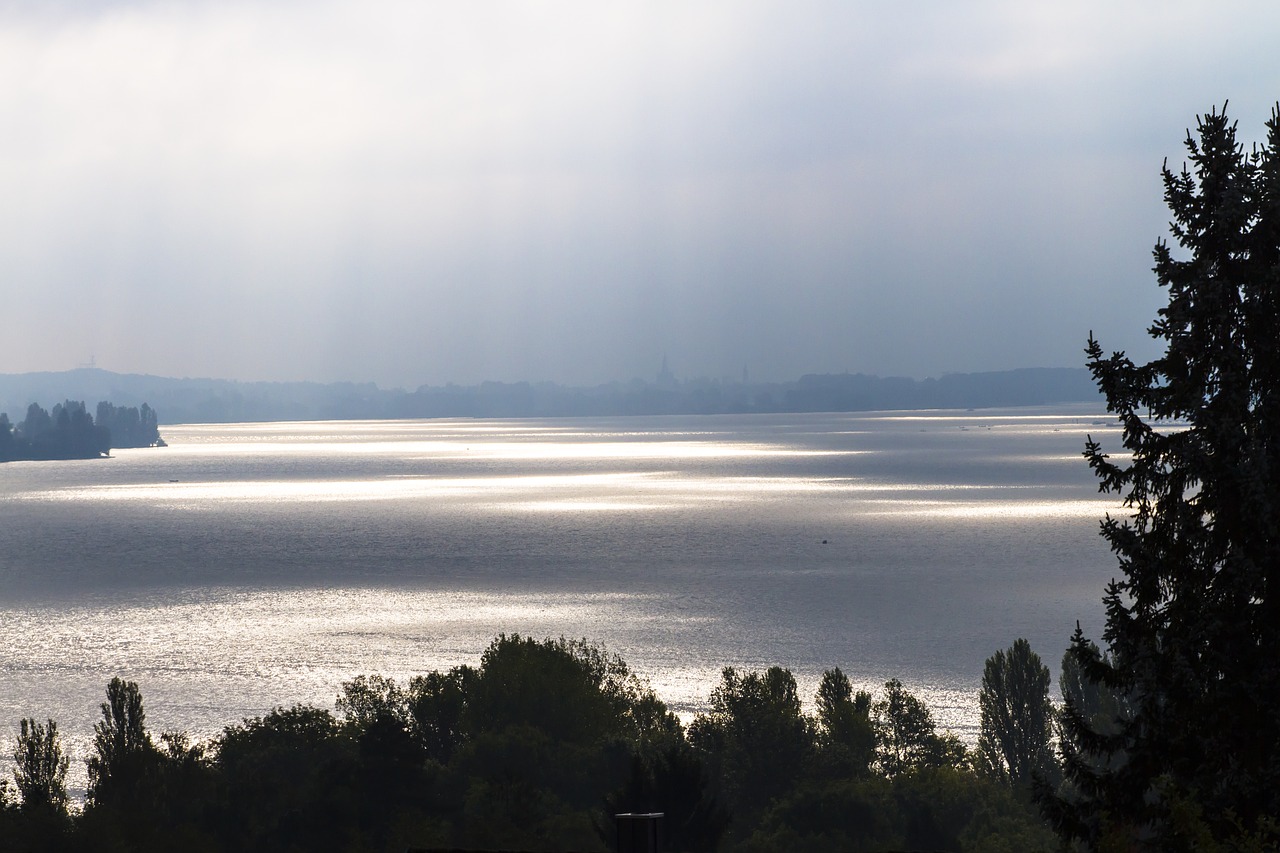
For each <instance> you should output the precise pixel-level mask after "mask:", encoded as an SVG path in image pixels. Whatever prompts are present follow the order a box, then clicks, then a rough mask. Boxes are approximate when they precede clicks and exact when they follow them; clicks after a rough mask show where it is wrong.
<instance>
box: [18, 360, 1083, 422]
mask: <svg viewBox="0 0 1280 853" xmlns="http://www.w3.org/2000/svg"><path fill="white" fill-rule="evenodd" d="M51 396H52V397H55V398H57V397H67V398H73V399H74V398H79V399H88V398H94V397H96V398H98V399H104V398H109V399H112V400H117V401H122V402H124V403H133V402H135V401H137V402H141V401H142V400H143V399H147V400H150V401H152V402H153V403H154V404H155V405H156V407H157V408H160V409H163V411H164V413H165V422H166V423H229V422H239V421H250V422H251V421H275V420H352V419H364V418H371V419H380V418H444V417H476V418H516V417H583V416H616V415H679V414H743V413H757V412H758V413H769V412H853V411H874V410H882V409H939V408H941V409H948V408H983V407H992V406H1036V405H1046V404H1051V403H1070V402H1087V401H1100V400H1101V398H1100V396H1099V394H1098V390H1097V387H1096V386H1095V385H1094V383H1093V381H1092V379H1091V377H1090V375H1089V372H1088V371H1087V370H1085V369H1084V368H1079V369H1077V368H1028V369H1022V370H1009V371H1001V372H995V373H956V374H948V375H946V376H943V377H941V378H938V379H923V380H915V379H906V378H894V377H888V378H882V377H877V376H867V375H864V374H860V373H854V374H847V373H846V374H830V375H809V376H803V377H801V378H800V379H797V380H794V381H790V382H740V381H736V380H728V379H689V380H678V379H676V378H674V377H672V376H671V375H670V374H664V375H663V376H661V377H659V378H658V379H657V380H655V381H646V380H642V379H633V380H631V381H630V382H610V383H607V384H604V385H596V386H592V387H573V386H568V385H559V384H556V383H553V382H511V383H506V382H484V383H481V384H479V385H467V386H463V385H444V386H425V385H424V386H422V387H420V388H418V389H417V390H414V391H404V390H400V389H392V390H386V389H381V388H378V386H376V385H374V384H372V383H366V384H356V383H349V382H339V383H333V384H321V383H314V382H231V381H226V380H218V379H167V378H162V377H156V376H139V375H125V374H115V373H109V372H107V371H104V370H96V369H81V370H72V371H66V372H63V373H30V374H21V375H11V376H0V408H3V407H4V406H5V405H9V406H11V407H12V406H14V405H17V404H15V403H6V401H7V400H15V399H35V398H39V397H46V398H47V397H51Z"/></svg>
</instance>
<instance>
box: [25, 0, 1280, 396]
mask: <svg viewBox="0 0 1280 853" xmlns="http://www.w3.org/2000/svg"><path fill="white" fill-rule="evenodd" d="M1276 32H1280V7H1278V6H1276V5H1275V4H1272V3H1266V2H1261V0H1258V2H1245V0H1227V1H1226V2H1221V3H1215V4H1208V3H1203V2H1164V3H1159V4H1156V3H1145V2H1140V3H1128V4H1122V5H1116V4H1111V3H1104V2H1100V0H1094V1H1093V2H1071V3H1067V2H1057V0H1054V2H1048V3H1037V4H1020V3H1013V2H1007V0H978V2H974V3H967V4H954V3H948V2H942V0H921V2H917V3H907V4H869V3H858V2H837V0H814V2H799V3H787V4H782V3H777V2H708V3H699V4H692V5H691V4H681V3H670V2H657V3H651V2H646V3H638V2H629V0H624V2H618V3H610V4H592V3H585V2H556V1H555V0H553V1H552V2H547V3H538V4H532V5H531V4H524V3H515V2H500V1H499V0H494V2H481V3H468V4H453V5H443V4H421V3H414V2H408V0H372V2H367V3H360V4H356V3H352V2H349V0H322V2H317V3H307V4H302V3H297V2H295V0H255V2H236V0H231V1H230V2H212V0H192V2H182V3H178V2H166V0H95V2H87V3H68V2H27V1H26V0H11V2H0V74H3V76H4V79H5V80H6V85H5V86H4V87H3V89H2V90H0V128H2V129H3V133H0V194H3V199H4V201H3V203H2V204H0V277H2V279H0V280H3V283H4V284H3V290H2V291H0V293H2V294H3V296H2V299H3V304H2V305H0V341H3V342H4V347H3V349H2V350H0V373H21V372H27V371H57V370H66V369H70V368H74V367H75V366H77V365H79V364H84V363H89V362H91V361H92V362H93V363H96V364H97V365H98V366H100V367H104V368H107V369H110V370H113V371H118V372H125V373H150V374H155V375H165V376H190V377H213V378H224V379H235V380H243V381H259V380H266V381H282V380H290V381H291V380H312V381H318V382H331V381H357V382H365V381H368V382H376V383H377V384H378V385H380V386H382V387H404V388H413V387H417V386H419V385H423V384H429V385H441V384H444V383H447V382H456V383H460V384H470V383H476V382H481V381H485V380H493V381H507V382H510V381H522V380H529V381H540V380H548V381H555V382H561V383H566V384H574V385H590V384H597V383H602V382H608V381H612V380H625V379H628V378H632V377H643V378H646V379H650V378H652V377H653V376H654V375H655V371H656V370H657V369H658V365H659V364H660V362H661V359H662V357H663V355H664V354H665V355H666V356H667V357H668V358H669V360H670V365H671V371H672V372H673V373H674V374H675V375H677V376H681V377H696V376H707V377H736V376H740V375H741V374H742V372H743V370H744V368H746V369H747V370H748V371H749V373H750V376H751V378H752V380H753V381H776V380H786V379H793V378H795V377H798V376H801V375H803V374H808V373H840V372H844V371H849V372H861V373H867V374H873V375H878V376H905V377H911V378H917V379H920V378H925V377H936V376H940V375H943V374H944V373H958V372H981V371H992V370H1006V369H1012V368H1018V367H1078V366H1081V365H1082V364H1083V363H1084V356H1083V353H1082V349H1083V346H1084V342H1085V339H1086V336H1087V335H1088V333H1089V331H1090V330H1093V331H1094V333H1095V334H1096V335H1097V336H1098V338H1099V339H1100V340H1101V342H1102V343H1103V345H1104V347H1106V348H1107V349H1124V350H1127V351H1129V352H1131V353H1132V354H1133V355H1134V356H1135V357H1136V358H1140V359H1142V358H1147V357H1150V356H1151V355H1153V354H1154V352H1153V350H1152V344H1151V342H1150V341H1149V339H1148V337H1147V335H1146V333H1145V329H1146V327H1147V325H1148V324H1149V323H1150V322H1151V321H1152V320H1153V319H1154V317H1155V315H1156V310H1157V308H1158V307H1159V306H1160V305H1161V304H1162V303H1163V299H1164V294H1163V293H1162V292H1161V291H1160V289H1159V288H1158V287H1157V286H1156V284H1155V282H1154V277H1153V276H1152V274H1151V272H1150V267H1151V248H1152V246H1153V245H1154V243H1155V242H1156V240H1157V239H1159V238H1161V237H1163V236H1165V235H1166V234H1167V219H1168V214H1167V211H1166V210H1165V208H1164V206H1163V203H1162V193H1163V188H1162V186H1161V182H1160V176H1159V169H1160V164H1161V163H1162V162H1163V161H1164V160H1165V159H1166V158H1167V159H1168V161H1169V162H1170V164H1171V165H1173V166H1174V167H1175V168H1176V167H1177V166H1178V165H1179V164H1180V163H1181V162H1182V160H1183V158H1184V150H1183V148H1182V146H1181V141H1182V139H1183V138H1184V136H1185V132H1186V129H1187V128H1188V127H1194V123H1195V117H1196V115H1197V114H1198V113H1202V112H1205V111H1207V110H1209V109H1212V108H1215V107H1217V108H1221V106H1222V104H1223V103H1224V102H1225V101H1227V100H1228V99H1229V100H1230V105H1229V108H1228V110H1229V113H1230V114H1231V115H1232V116H1233V117H1234V118H1235V119H1237V120H1238V121H1239V124H1240V139H1241V141H1242V142H1243V143H1244V144H1246V145H1248V144H1250V143H1251V141H1252V140H1255V139H1258V138H1260V137H1261V135H1262V133H1263V123H1264V121H1265V120H1266V119H1267V117H1268V115H1269V114H1270V111H1271V109H1272V108H1273V106H1274V105H1275V102H1276V100H1277V98H1278V97H1280V85H1277V83H1278V81H1280V73H1278V72H1280V59H1277V53H1276V51H1275V49H1274V34H1275V33H1276Z"/></svg>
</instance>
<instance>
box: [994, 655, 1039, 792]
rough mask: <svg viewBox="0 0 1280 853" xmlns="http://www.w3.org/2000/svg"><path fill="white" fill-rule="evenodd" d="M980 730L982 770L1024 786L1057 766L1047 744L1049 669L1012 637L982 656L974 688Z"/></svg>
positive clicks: (1015, 784) (1018, 786)
mask: <svg viewBox="0 0 1280 853" xmlns="http://www.w3.org/2000/svg"><path fill="white" fill-rule="evenodd" d="M978 708H979V711H980V713H981V728H980V731H979V734H978V761H979V764H980V766H981V767H982V769H983V770H985V771H986V772H989V773H992V774H994V775H996V776H998V777H999V778H1001V779H1004V780H1005V781H1007V782H1009V783H1010V784H1011V785H1012V786H1013V787H1014V788H1018V789H1023V790H1029V789H1030V787H1031V782H1032V777H1033V775H1035V774H1039V775H1040V776H1042V777H1045V778H1049V777H1050V776H1051V775H1052V774H1054V773H1056V770H1057V765H1056V763H1055V762H1054V759H1053V753H1052V751H1051V749H1050V746H1049V740H1050V738H1051V737H1052V732H1053V719H1054V712H1053V704H1052V703H1051V702H1050V701H1049V667H1047V666H1045V665H1044V664H1043V663H1042V662H1041V661H1040V656H1039V655H1037V654H1036V653H1035V652H1033V651H1032V650H1031V644H1030V643H1028V642H1027V641H1026V640H1024V639H1017V640H1015V641H1014V643H1013V645H1012V646H1011V647H1010V648H1009V649H1008V650H1007V651H997V652H996V653H995V654H993V655H992V656H991V657H989V658H987V663H986V666H985V668H984V669H983V673H982V689H981V690H980V691H979V692H978Z"/></svg>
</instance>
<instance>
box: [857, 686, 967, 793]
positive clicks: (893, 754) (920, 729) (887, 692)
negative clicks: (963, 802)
mask: <svg viewBox="0 0 1280 853" xmlns="http://www.w3.org/2000/svg"><path fill="white" fill-rule="evenodd" d="M872 711H873V713H874V720H875V726H876V741H877V763H878V765H879V767H880V770H881V771H882V772H883V773H884V774H885V775H886V776H889V777H890V778H892V777H894V776H897V775H899V774H901V773H905V772H906V771H908V770H913V769H919V768H924V767H948V766H956V767H961V766H965V765H966V764H967V763H968V760H969V759H968V754H967V752H966V750H965V748H964V744H962V743H960V741H959V739H958V738H956V737H955V736H954V735H951V734H945V735H939V734H938V730H937V725H936V724H935V723H934V721H933V713H932V712H931V711H930V710H929V707H928V706H927V705H925V704H924V702H921V701H920V700H919V699H918V698H916V697H915V696H913V695H912V694H911V693H910V692H908V691H907V689H906V688H904V687H903V686H902V682H901V681H899V680H898V679H896V678H894V679H890V680H889V681H887V682H885V685H884V698H883V699H881V700H880V701H878V702H876V703H875V705H874V706H873V708H872Z"/></svg>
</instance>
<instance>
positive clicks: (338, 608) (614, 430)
mask: <svg viewBox="0 0 1280 853" xmlns="http://www.w3.org/2000/svg"><path fill="white" fill-rule="evenodd" d="M1110 423H1111V421H1110V419H1109V418H1108V417H1107V416H1105V415H1104V414H1102V413H1099V412H1097V411H1095V410H1092V409H1087V408H1080V407H1074V408H1054V409H1015V410H1004V411H990V410H984V411H978V412H931V413H876V414H819V415H777V416H723V417H719V416H718V417H650V418H612V419H562V420H520V421H475V420H456V421H448V420H446V421H394V422H316V423H275V424H244V425H229V426H228V425H216V426H172V427H168V428H166V429H164V430H163V434H164V436H165V438H166V440H167V441H168V442H169V445H170V446H169V447H168V448H163V449H146V450H120V451H117V452H116V455H115V457H114V458H112V459H107V460H93V461H77V462H62V463H7V464H5V465H2V466H0V637H2V638H3V643H2V644H0V740H3V744H2V745H3V747H4V748H3V750H2V753H8V752H9V750H10V747H11V745H12V742H13V741H12V738H13V732H14V731H15V730H16V725H17V721H18V719H19V718H21V717H23V716H36V717H41V718H43V717H53V718H55V719H57V720H58V721H59V724H60V727H61V729H62V730H63V731H64V732H65V733H66V734H67V735H68V737H69V740H70V743H71V746H72V749H73V752H74V753H75V754H76V755H77V756H78V757H83V755H84V752H85V749H86V748H87V746H88V741H89V738H90V736H91V727H92V723H93V722H94V720H95V719H96V717H97V710H96V708H97V704H98V703H99V702H100V701H101V697H102V695H103V688H104V686H105V684H106V682H107V681H108V680H109V679H110V678H111V677H112V676H113V675H122V676H125V677H127V678H130V679H134V680H136V681H138V682H139V684H140V685H141V687H142V690H143V695H144V697H145V699H146V707H147V712H148V720H149V723H150V725H151V726H152V727H153V729H155V730H157V731H159V730H164V729H181V730H185V731H188V732H190V733H191V734H193V735H194V736H196V737H201V738H203V737H209V736H212V735H213V734H215V733H216V732H218V731H219V730H220V729H221V728H222V726H224V725H226V724H227V723H229V722H233V721H236V720H238V719H240V718H242V717H244V716H246V715H256V714H260V713H262V712H264V711H266V710H268V709H270V708H271V707H273V706H275V705H279V704H286V705H287V704H291V703H294V702H313V703H318V704H320V705H323V706H331V704H332V701H333V699H334V697H335V695H336V693H337V690H338V686H339V684H340V682H341V681H342V680H344V679H347V678H350V677H352V676H354V675H356V674H359V673H369V672H381V673H384V674H388V675H394V676H398V677H407V676H409V675H411V674H414V673H419V672H424V671H427V670H430V669H436V668H442V667H448V666H452V665H455V664H458V663H474V662H476V660H477V659H478V656H479V653H480V651H481V650H482V649H483V648H484V646H485V645H487V643H488V642H489V640H490V639H491V638H492V637H493V636H494V635H495V634H497V633H498V632H504V631H505V632H512V631H518V632H520V633H525V634H532V635H534V636H546V635H552V636H558V635H566V636H572V637H587V638H590V639H593V640H598V641H602V642H604V643H606V644H607V645H608V647H609V648H610V649H611V650H614V651H617V652H619V653H620V654H622V656H623V657H624V658H626V659H627V661H628V662H629V663H630V664H631V665H632V667H633V669H635V670H637V671H638V672H639V673H641V674H642V675H644V676H647V677H648V678H649V679H650V680H651V681H652V683H653V684H654V686H655V687H656V688H657V690H658V692H659V693H660V695H662V696H663V697H664V698H666V699H667V701H668V702H669V703H670V704H671V705H673V706H674V707H675V708H676V709H678V710H679V711H681V712H683V713H685V714H686V715H687V714H689V713H691V712H693V711H695V710H696V709H698V708H699V707H701V705H702V703H704V702H705V700H706V698H707V695H708V693H709V692H710V689H711V687H712V686H713V685H714V684H715V682H716V681H717V680H718V677H719V670H720V668H721V667H723V666H725V665H734V666H739V667H764V666H768V665H770V664H775V663H776V664H781V665H784V666H788V667H790V668H791V669H792V671H793V672H795V673H796V674H797V677H798V678H799V680H800V681H801V685H802V687H803V688H804V690H805V691H806V693H810V694H811V693H812V690H813V687H814V686H815V685H816V681H817V679H818V677H819V676H820V675H821V672H822V670H823V669H825V668H829V667H831V666H840V667H841V668H843V669H844V670H845V671H846V672H847V673H849V674H850V676H851V677H852V678H853V679H854V681H855V683H857V684H859V685H860V686H863V687H865V688H867V689H875V688H876V687H877V686H878V685H879V684H881V683H883V682H884V681H885V680H886V679H888V678H891V677H898V678H901V679H902V680H903V682H904V683H905V684H907V685H908V687H909V688H910V689H912V690H914V691H915V692H917V693H918V694H919V695H921V696H922V697H924V698H926V699H927V700H928V701H929V702H930V704H931V705H932V706H933V708H934V711H935V713H936V715H937V716H938V718H939V720H940V722H941V723H942V724H943V725H945V726H948V727H951V728H953V729H955V730H956V731H957V732H959V733H960V734H961V735H962V736H963V737H966V738H969V739H971V738H972V737H973V735H974V732H975V730H976V725H977V710H976V707H975V705H976V703H975V701H974V694H975V692H976V690H977V687H978V683H979V680H980V677H981V669H982V663H983V661H984V660H985V659H986V657H987V656H988V655H990V654H991V653H992V652H993V651H995V650H996V649H997V648H1003V647H1006V646H1008V645H1009V644H1010V643H1011V642H1012V641H1013V640H1014V639H1015V638H1017V637H1026V638H1028V639H1029V640H1030V641H1031V643H1032V646H1033V648H1036V649H1037V650H1038V651H1040V653H1041V654H1042V656H1043V657H1044V658H1045V660H1046V662H1047V663H1049V664H1050V665H1051V667H1054V668H1055V669H1056V664H1057V661H1058V660H1059V658H1060V656H1061V652H1062V650H1063V648H1064V647H1065V645H1066V642H1067V638H1068V636H1069V634H1070V633H1071V631H1072V629H1073V628H1074V626H1075V622H1076V620H1077V619H1080V620H1081V621H1082V622H1083V624H1084V626H1085V628H1086V630H1087V631H1088V630H1092V631H1093V633H1094V634H1095V635H1096V633H1097V629H1098V627H1099V625H1100V622H1101V606H1100V603H1099V602H1100V597H1101V593H1102V586H1103V584H1104V583H1105V582H1106V581H1107V580H1108V579H1109V578H1110V577H1112V576H1113V575H1114V574H1115V568H1114V561H1113V559H1112V558H1111V556H1110V555H1109V553H1108V551H1107V549H1106V547H1105V543H1103V542H1102V540H1101V539H1100V538H1099V537H1098V535H1097V520H1098V519H1099V518H1100V517H1101V516H1102V514H1103V513H1104V512H1106V511H1107V510H1111V511H1112V512H1116V511H1118V507H1117V505H1116V504H1115V502H1114V501H1111V500H1109V499H1107V498H1105V497H1100V496H1099V495H1098V494H1097V489H1096V484H1095V481H1094V480H1093V478H1092V476H1091V474H1090V473H1089V471H1088V469H1087V467H1086V466H1085V464H1084V462H1083V460H1082V459H1081V457H1080V451H1081V449H1082V446H1083V444H1084V438H1085V434H1086V433H1092V434H1093V435H1094V436H1095V437H1099V436H1101V437H1103V439H1104V442H1105V443H1106V444H1108V445H1109V446H1110V447H1112V448H1114V449H1117V450H1118V449H1119V439H1118V436H1117V434H1116V432H1115V430H1113V429H1112V427H1111V426H1110ZM81 778H82V777H81Z"/></svg>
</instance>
